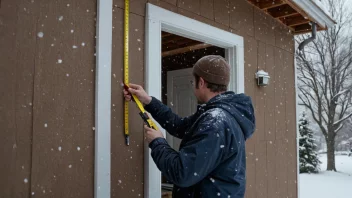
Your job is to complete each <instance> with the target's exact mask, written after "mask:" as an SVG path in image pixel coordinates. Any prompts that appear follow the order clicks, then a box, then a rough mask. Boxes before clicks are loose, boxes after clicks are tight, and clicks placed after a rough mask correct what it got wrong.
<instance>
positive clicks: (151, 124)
mask: <svg viewBox="0 0 352 198" xmlns="http://www.w3.org/2000/svg"><path fill="white" fill-rule="evenodd" d="M129 3H130V2H129V0H125V31H124V89H126V90H128V88H129V87H128V84H129V82H128V79H129V70H128V68H129V64H128V61H129V56H128V55H129V54H128V50H129V49H128V42H129V8H130V5H129ZM131 96H132V99H133V101H134V102H135V103H136V104H137V107H138V108H139V110H140V113H139V115H140V116H141V117H142V119H143V121H144V122H145V123H146V124H147V125H148V127H150V128H153V129H155V130H158V128H157V126H156V124H155V123H154V122H153V121H152V120H151V119H150V118H149V116H148V114H147V112H146V111H145V109H144V107H143V104H142V103H141V102H140V101H139V100H138V98H137V97H136V96H135V95H133V94H131ZM124 107H125V108H124V116H125V118H124V119H125V138H126V144H127V145H130V138H129V136H130V133H129V126H128V125H129V122H128V118H129V114H128V101H125V102H124Z"/></svg>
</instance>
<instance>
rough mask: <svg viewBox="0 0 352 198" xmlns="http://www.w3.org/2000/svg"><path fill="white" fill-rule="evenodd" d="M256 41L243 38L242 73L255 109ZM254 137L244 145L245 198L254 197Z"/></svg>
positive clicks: (246, 89) (246, 91)
mask: <svg viewBox="0 0 352 198" xmlns="http://www.w3.org/2000/svg"><path fill="white" fill-rule="evenodd" d="M257 51H258V50H257V41H256V40H255V39H253V38H252V37H245V38H244V54H245V55H244V56H245V60H244V61H245V64H244V72H245V93H246V94H247V95H249V96H250V97H251V98H252V101H253V104H254V107H256V104H255V103H256V95H255V91H256V89H257V88H256V83H255V80H254V74H255V72H256V71H257V53H258V52H257ZM255 135H256V134H255ZM255 135H254V136H253V137H252V138H250V139H249V140H248V141H247V143H246V149H247V150H246V151H247V153H246V155H247V172H246V174H247V184H246V185H247V186H246V197H247V198H252V197H255V196H256V192H255V183H256V182H255V180H256V172H255V170H256V161H255V144H256V139H255Z"/></svg>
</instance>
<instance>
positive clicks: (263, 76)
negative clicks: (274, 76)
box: [256, 70, 270, 86]
mask: <svg viewBox="0 0 352 198" xmlns="http://www.w3.org/2000/svg"><path fill="white" fill-rule="evenodd" d="M256 79H257V80H258V81H257V83H258V85H259V86H266V85H268V84H269V80H270V76H269V74H268V73H267V72H265V71H263V70H259V71H258V72H257V73H256Z"/></svg>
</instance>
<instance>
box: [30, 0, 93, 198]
mask: <svg viewBox="0 0 352 198" xmlns="http://www.w3.org/2000/svg"><path fill="white" fill-rule="evenodd" d="M38 5H40V7H38V13H39V16H38V24H37V32H43V33H44V36H43V38H38V39H37V46H36V60H35V71H36V73H35V79H34V80H35V82H34V103H33V104H34V107H33V113H34V120H33V130H34V131H33V159H32V160H33V161H32V180H31V181H32V191H33V192H34V193H35V195H36V196H37V197H44V196H52V197H93V195H94V128H93V127H94V91H95V90H94V85H95V78H94V70H93V69H94V68H95V57H94V46H95V41H94V35H95V26H94V23H95V21H94V18H95V15H94V12H95V11H96V2H95V1H90V2H87V1H75V2H72V1H68V0H67V1H60V2H46V1H43V2H38ZM86 10H91V11H92V12H87V11H86ZM60 16H63V18H62V20H61V21H60V20H59V18H60ZM71 30H73V31H71ZM81 42H85V46H84V47H83V46H81V45H80V44H81ZM74 45H75V46H77V48H74V47H73V46H74ZM59 59H61V60H62V63H60V62H59V61H58V60H59ZM83 59H84V60H83ZM78 147H79V149H78Z"/></svg>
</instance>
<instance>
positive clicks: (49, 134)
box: [0, 0, 297, 198]
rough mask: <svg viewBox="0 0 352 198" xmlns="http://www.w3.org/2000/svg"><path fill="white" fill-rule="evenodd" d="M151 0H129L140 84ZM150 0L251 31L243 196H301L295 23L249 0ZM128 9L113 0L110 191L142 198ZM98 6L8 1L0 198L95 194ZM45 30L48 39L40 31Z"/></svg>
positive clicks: (3, 24) (0, 23) (4, 7)
mask: <svg viewBox="0 0 352 198" xmlns="http://www.w3.org/2000/svg"><path fill="white" fill-rule="evenodd" d="M146 2H147V0H134V1H131V14H130V27H131V29H130V50H131V51H130V54H131V55H130V63H131V64H130V67H131V73H130V81H131V82H134V83H139V84H143V83H144V81H145V80H144V64H145V60H144V59H145V57H144V43H145V41H144V37H145V35H144V30H145V6H146ZM148 2H150V3H153V4H155V5H157V6H160V7H162V8H165V9H167V10H170V11H173V12H176V13H178V14H181V15H184V16H187V17H190V18H193V19H195V20H198V21H201V22H203V23H207V24H209V25H212V26H215V27H218V28H220V29H223V30H226V31H229V32H233V33H235V34H238V35H240V36H242V37H243V38H244V43H245V49H244V52H245V92H246V93H247V94H248V95H250V96H251V97H252V100H253V103H254V105H255V112H256V119H257V130H256V133H255V134H254V136H253V137H252V138H251V139H249V140H248V142H247V144H246V146H247V191H246V197H250V198H252V197H260V198H265V197H268V198H275V197H297V167H296V166H297V161H296V133H295V132H296V117H295V106H294V105H295V89H294V65H293V64H294V61H293V60H294V59H293V56H294V54H293V52H294V42H293V36H292V35H291V34H290V32H289V30H288V29H287V28H285V27H283V26H282V25H281V24H278V23H277V22H275V21H274V20H273V19H272V18H270V17H269V16H266V15H265V14H263V13H262V12H261V11H260V10H258V9H257V8H254V7H253V6H251V5H249V4H248V3H247V2H246V1H245V0H219V1H208V0H197V1H181V0H149V1H148ZM67 4H70V6H68V5H67ZM123 8H124V1H123V0H114V8H113V17H114V19H113V56H112V57H113V60H112V104H111V105H112V112H111V116H112V117H111V119H112V120H111V121H112V122H111V153H112V154H111V157H112V159H111V195H112V196H113V197H129V198H133V197H136V198H137V197H143V196H144V192H143V185H144V183H143V182H144V171H143V168H144V163H143V162H144V159H143V158H144V151H143V145H144V138H143V128H142V127H143V123H142V121H141V119H140V117H139V115H138V111H137V108H136V107H135V106H134V104H131V105H130V109H131V112H130V124H131V125H130V127H131V145H130V146H129V147H127V146H125V143H124V137H123V129H124V126H123V111H122V109H123V97H122V88H121V86H120V83H121V82H122V81H123V40H122V39H123V13H124V10H123ZM87 10H88V11H87ZM95 12H96V0H90V1H83V0H79V1H74V2H72V1H69V0H64V1H59V2H54V1H53V2H48V1H45V0H36V1H34V2H33V3H31V2H30V1H25V0H16V1H12V0H2V2H1V8H0V46H1V47H0V66H1V67H0V69H1V72H0V77H1V78H0V80H1V81H0V83H1V86H0V90H1V94H2V96H3V97H1V98H0V118H1V119H0V127H1V132H0V144H1V145H2V146H3V149H2V151H1V152H0V158H1V159H3V161H2V162H1V163H0V164H1V170H0V175H2V177H0V186H1V187H0V196H1V197H30V196H31V193H32V192H34V193H35V195H36V196H37V197H44V196H50V197H93V196H94V193H93V190H94V130H93V127H94V92H95V89H94V88H95V56H94V53H95V17H96V15H95ZM59 16H63V17H64V18H63V20H62V21H59V20H58V17H59ZM71 29H72V30H74V32H73V33H71ZM38 32H43V33H44V37H43V38H38V37H37V33H38ZM82 42H84V43H85V46H82V45H81V44H82ZM52 44H54V46H51V45H52ZM73 45H76V46H77V49H73V48H72V46H73ZM3 46H6V47H3ZM58 59H62V61H63V62H62V63H61V64H58V63H57V61H58ZM257 69H265V70H266V71H267V72H269V74H270V76H271V83H270V85H269V86H267V87H258V86H257V85H256V81H255V72H256V71H257ZM67 74H68V75H67ZM59 147H61V151H58V148H59ZM77 147H80V150H79V151H78V150H77ZM102 160H103V159H102ZM70 165H72V166H70ZM25 178H27V179H28V183H25V182H24V179H25ZM44 192H45V193H44Z"/></svg>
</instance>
